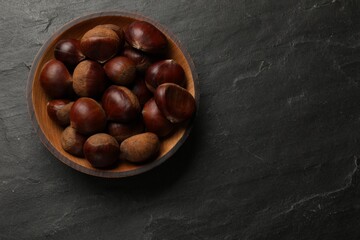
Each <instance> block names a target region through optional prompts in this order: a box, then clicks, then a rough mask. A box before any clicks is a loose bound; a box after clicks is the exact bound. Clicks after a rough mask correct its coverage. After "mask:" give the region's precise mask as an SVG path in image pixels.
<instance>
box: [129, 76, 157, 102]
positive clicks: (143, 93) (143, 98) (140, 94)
mask: <svg viewBox="0 0 360 240" xmlns="http://www.w3.org/2000/svg"><path fill="white" fill-rule="evenodd" d="M131 91H132V92H133V93H134V94H135V95H136V97H137V98H138V100H139V103H140V105H141V106H144V104H145V103H146V102H147V101H148V100H149V99H150V98H152V96H153V94H152V92H150V90H149V89H148V88H147V87H146V84H145V80H144V79H143V78H142V77H140V76H137V77H136V78H135V81H134V85H133V87H132V88H131Z"/></svg>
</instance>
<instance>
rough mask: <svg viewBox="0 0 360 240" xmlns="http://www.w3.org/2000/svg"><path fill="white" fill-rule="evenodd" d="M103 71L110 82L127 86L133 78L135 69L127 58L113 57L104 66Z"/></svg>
mask: <svg viewBox="0 0 360 240" xmlns="http://www.w3.org/2000/svg"><path fill="white" fill-rule="evenodd" d="M104 70H105V73H106V75H107V76H108V77H109V79H110V80H111V81H113V82H114V83H115V84H117V85H122V86H128V85H130V84H131V83H132V82H133V81H134V78H135V74H136V68H135V64H134V62H133V61H132V60H130V59H129V58H127V57H122V56H121V57H114V58H113V59H110V60H109V61H108V62H107V63H106V64H105V65H104Z"/></svg>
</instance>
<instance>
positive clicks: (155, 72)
mask: <svg viewBox="0 0 360 240" xmlns="http://www.w3.org/2000/svg"><path fill="white" fill-rule="evenodd" d="M145 82H146V86H147V87H148V88H149V90H150V91H152V92H154V91H155V89H156V88H157V87H158V86H159V85H161V84H163V83H175V84H177V85H179V86H181V87H185V83H186V82H185V72H184V69H183V68H182V67H181V66H180V65H179V64H178V63H177V62H176V61H175V60H173V59H167V60H162V61H158V62H156V63H154V64H152V65H151V66H150V67H149V68H148V69H147V71H146V76H145Z"/></svg>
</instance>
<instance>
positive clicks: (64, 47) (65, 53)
mask: <svg viewBox="0 0 360 240" xmlns="http://www.w3.org/2000/svg"><path fill="white" fill-rule="evenodd" d="M54 56H55V58H56V59H57V60H59V61H61V62H63V63H64V64H65V65H66V67H67V68H68V69H69V70H70V71H72V70H74V68H75V67H76V65H78V64H79V62H81V61H82V60H84V59H85V55H84V54H83V53H82V52H81V50H80V41H79V40H77V39H73V38H69V39H63V40H60V41H59V42H57V43H56V45H55V49H54Z"/></svg>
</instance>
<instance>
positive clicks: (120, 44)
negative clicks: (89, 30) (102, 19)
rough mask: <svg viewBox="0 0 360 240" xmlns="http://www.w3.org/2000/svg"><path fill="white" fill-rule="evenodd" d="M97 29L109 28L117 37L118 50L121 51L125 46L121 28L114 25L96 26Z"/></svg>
mask: <svg viewBox="0 0 360 240" xmlns="http://www.w3.org/2000/svg"><path fill="white" fill-rule="evenodd" d="M97 27H104V28H109V29H111V30H113V31H114V32H115V33H116V34H117V35H118V37H119V50H122V49H123V47H124V44H125V37H124V31H123V30H122V28H121V27H120V26H118V25H115V24H111V23H109V24H101V25H97V26H96V27H95V28H97Z"/></svg>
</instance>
